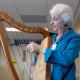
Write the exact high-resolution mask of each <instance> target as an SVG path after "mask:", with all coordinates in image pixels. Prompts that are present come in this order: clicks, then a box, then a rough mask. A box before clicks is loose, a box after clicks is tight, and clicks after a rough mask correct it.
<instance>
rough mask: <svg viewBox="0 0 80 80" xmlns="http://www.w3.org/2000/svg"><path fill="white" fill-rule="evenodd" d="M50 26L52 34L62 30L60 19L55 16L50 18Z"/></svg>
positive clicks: (62, 24)
mask: <svg viewBox="0 0 80 80" xmlns="http://www.w3.org/2000/svg"><path fill="white" fill-rule="evenodd" d="M50 24H51V28H52V29H53V31H54V32H58V31H59V30H61V29H64V22H63V20H62V19H61V17H59V16H57V15H54V16H51V22H50Z"/></svg>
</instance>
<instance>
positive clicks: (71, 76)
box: [26, 3, 80, 80]
mask: <svg viewBox="0 0 80 80" xmlns="http://www.w3.org/2000/svg"><path fill="white" fill-rule="evenodd" d="M50 15H51V22H50V24H51V28H52V30H53V31H55V34H54V35H52V36H51V38H52V41H53V43H52V45H51V46H50V47H49V48H47V49H45V51H44V55H45V57H44V61H45V62H48V63H50V64H51V80H76V75H75V72H76V66H75V59H76V58H77V57H78V56H79V50H80V36H79V35H78V34H77V33H76V32H75V31H74V30H73V28H72V21H73V14H72V10H71V7H70V6H69V5H67V4H64V3H58V4H56V5H54V6H53V7H52V9H51V10H50ZM26 49H27V50H28V51H30V52H33V51H34V50H40V47H39V45H38V44H36V43H34V42H32V43H30V44H28V45H27V48H26Z"/></svg>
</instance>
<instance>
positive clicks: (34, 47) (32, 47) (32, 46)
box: [26, 42, 40, 53]
mask: <svg viewBox="0 0 80 80" xmlns="http://www.w3.org/2000/svg"><path fill="white" fill-rule="evenodd" d="M39 50H40V45H39V44H37V43H34V42H30V43H29V44H28V45H27V47H26V51H28V52H30V53H33V52H34V53H36V52H39Z"/></svg>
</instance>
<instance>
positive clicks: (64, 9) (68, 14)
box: [50, 3, 73, 24]
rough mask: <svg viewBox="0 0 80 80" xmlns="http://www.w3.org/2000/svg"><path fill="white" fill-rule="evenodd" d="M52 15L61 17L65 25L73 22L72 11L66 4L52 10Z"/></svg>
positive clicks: (56, 6)
mask: <svg viewBox="0 0 80 80" xmlns="http://www.w3.org/2000/svg"><path fill="white" fill-rule="evenodd" d="M50 15H51V16H54V15H59V16H60V17H61V18H62V19H63V21H64V24H71V23H72V22H73V13H72V9H71V7H70V6H69V5H67V4H64V3H57V4H56V5H54V6H53V7H52V8H51V9H50Z"/></svg>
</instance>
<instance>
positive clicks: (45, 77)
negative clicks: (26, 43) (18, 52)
mask: <svg viewBox="0 0 80 80" xmlns="http://www.w3.org/2000/svg"><path fill="white" fill-rule="evenodd" d="M3 22H7V23H8V24H9V25H10V26H11V27H14V28H16V29H18V30H20V31H23V32H29V33H41V34H42V35H43V37H44V39H43V41H42V43H41V47H42V48H47V47H49V46H50V44H51V43H52V41H51V38H50V35H49V32H48V31H46V30H45V29H44V28H42V27H41V26H37V27H36V26H35V27H32V26H29V25H25V24H23V23H20V22H17V21H15V20H14V19H13V18H12V17H11V16H9V15H8V14H7V13H6V12H4V11H0V42H1V45H2V48H3V51H4V56H5V59H6V62H7V64H8V67H9V70H10V72H11V74H12V77H13V80H20V79H19V76H18V74H17V73H16V70H15V68H14V65H13V63H12V59H11V56H10V53H9V49H8V41H7V38H6V36H5V29H4V27H3ZM31 75H32V80H50V65H49V64H48V63H44V53H40V55H39V59H38V62H37V64H36V66H35V69H34V71H33V73H32V74H31Z"/></svg>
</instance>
